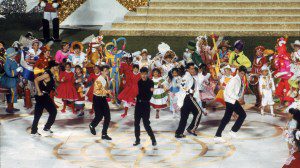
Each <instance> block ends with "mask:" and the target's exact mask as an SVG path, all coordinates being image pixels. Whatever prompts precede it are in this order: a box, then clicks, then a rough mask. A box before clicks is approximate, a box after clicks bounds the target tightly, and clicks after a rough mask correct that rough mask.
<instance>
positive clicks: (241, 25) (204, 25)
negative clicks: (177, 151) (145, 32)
mask: <svg viewBox="0 0 300 168" xmlns="http://www.w3.org/2000/svg"><path fill="white" fill-rule="evenodd" d="M112 28H113V29H118V28H123V29H160V30H168V29H169V30H173V29H189V28H193V29H209V28H218V29H260V30H266V29H272V28H278V29H298V30H299V31H300V23H299V22H298V23H297V22H289V23H272V22H269V23H261V22H201V23H165V22H157V23H137V22H124V23H113V24H112Z"/></svg>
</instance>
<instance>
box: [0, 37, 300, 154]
mask: <svg viewBox="0 0 300 168" xmlns="http://www.w3.org/2000/svg"><path fill="white" fill-rule="evenodd" d="M209 38H211V39H212V45H209V40H208V37H206V36H200V37H198V38H197V39H196V40H191V41H189V42H188V44H187V49H186V52H184V53H183V54H182V55H178V54H176V53H175V52H174V51H172V50H171V48H170V46H169V45H168V44H166V43H161V44H159V45H158V54H156V55H154V56H151V55H150V54H149V53H148V51H147V50H146V49H143V50H141V51H137V52H134V53H127V52H126V51H125V47H126V39H125V38H119V39H116V40H115V39H114V40H113V41H112V42H109V43H107V44H105V43H103V41H102V40H103V37H102V36H98V37H93V38H92V39H91V40H90V41H88V42H86V41H85V42H78V41H74V42H71V43H69V42H62V43H61V49H60V50H58V51H57V52H56V54H55V56H52V50H51V43H47V44H46V45H43V44H42V42H40V41H39V40H37V39H34V37H33V35H32V34H31V33H28V34H27V35H26V36H23V37H22V38H21V39H20V41H17V42H15V43H14V44H13V45H12V46H11V47H9V48H8V49H5V48H4V43H3V42H0V61H1V62H0V63H1V80H0V81H1V82H0V84H1V90H0V91H1V93H4V94H6V101H7V108H6V112H7V113H15V112H18V111H19V109H16V108H15V107H14V104H15V103H16V102H17V99H18V98H22V99H24V107H25V108H27V109H31V108H32V106H33V103H32V99H33V98H34V99H35V108H34V110H33V111H32V113H33V114H34V121H33V124H32V130H31V133H32V134H39V133H38V129H37V128H38V127H37V126H38V121H39V119H40V117H41V115H42V112H43V109H46V110H47V111H48V112H49V114H50V115H49V119H48V121H47V123H46V125H45V127H44V130H43V131H45V132H49V133H52V131H51V130H50V128H51V126H52V124H53V123H54V121H55V118H56V115H57V108H58V106H57V105H56V104H55V101H54V97H56V98H58V99H61V100H62V103H63V107H62V109H61V112H62V113H66V111H67V108H68V109H70V110H71V111H72V113H73V114H74V115H77V116H78V117H82V116H84V115H85V111H86V109H85V103H86V101H90V102H92V104H93V105H92V108H91V109H87V110H89V112H90V114H95V117H94V119H93V121H92V122H91V124H90V125H89V128H90V130H91V133H92V134H94V135H96V129H95V128H96V126H97V125H98V124H99V122H100V121H101V120H102V119H103V118H104V126H103V130H102V139H106V140H111V138H110V137H109V136H108V134H107V129H108V126H109V123H110V107H109V102H111V103H112V104H116V105H122V107H124V112H123V113H122V114H120V117H122V118H125V117H126V116H127V113H128V109H129V108H133V107H135V110H134V120H135V122H134V125H135V136H136V142H135V143H134V145H138V144H140V138H139V136H140V120H141V119H142V120H143V123H144V126H145V129H146V131H147V133H148V135H149V136H150V138H151V140H152V144H153V145H154V146H155V145H156V139H155V136H154V134H153V131H152V129H151V127H150V121H149V118H150V111H151V109H154V110H155V112H156V115H155V118H156V119H159V118H160V113H161V111H162V110H164V109H169V111H171V113H170V115H172V116H173V118H180V122H179V126H178V129H177V130H176V133H175V137H176V138H184V137H185V135H184V131H185V130H187V132H188V133H189V134H191V135H194V136H197V133H196V131H197V128H198V126H199V123H200V120H201V117H202V115H207V114H208V110H207V107H208V106H213V107H215V106H216V105H219V106H225V107H226V110H225V114H224V117H223V119H222V120H221V122H220V126H219V128H218V130H217V132H216V135H215V141H218V142H225V140H224V139H223V138H222V131H223V130H224V128H225V126H226V125H227V124H228V122H229V121H230V119H231V117H232V115H233V114H234V113H235V114H236V115H237V116H235V117H236V122H235V124H234V126H233V127H232V129H231V131H230V133H229V134H230V135H231V136H232V137H236V136H237V135H236V132H237V131H238V130H239V129H240V127H241V126H242V124H243V121H244V120H245V118H246V113H245V111H244V109H243V107H242V105H243V104H245V101H244V95H245V94H247V92H248V93H249V92H250V93H253V94H254V95H255V97H256V103H255V107H256V109H257V110H259V111H260V113H261V115H264V114H265V113H266V110H267V109H269V111H270V114H271V115H272V116H274V117H275V116H276V113H275V111H274V104H275V100H278V101H279V107H278V109H281V108H286V112H287V113H289V114H290V121H289V122H288V124H287V127H286V139H287V141H288V143H289V149H290V151H291V154H292V153H294V151H297V150H295V149H296V148H295V146H297V145H298V146H299V134H300V133H299V132H295V131H296V130H298V129H299V122H298V124H297V121H299V117H298V118H297V116H298V115H299V114H300V113H299V110H300V103H299V102H300V101H299V100H300V91H299V86H300V82H299V81H300V41H299V40H296V41H295V42H294V43H291V46H292V49H293V52H292V53H288V51H287V45H288V41H287V40H288V39H287V38H285V37H281V38H279V39H278V40H277V41H276V43H275V47H274V50H271V49H266V48H265V47H264V46H257V47H256V48H255V51H254V52H253V58H254V59H253V61H252V62H251V61H250V59H249V58H248V57H247V56H246V55H245V54H244V52H243V49H244V42H243V41H242V40H238V41H236V42H235V43H233V46H232V47H231V46H230V44H229V42H228V41H226V40H220V39H218V37H217V36H215V35H212V36H210V37H209ZM120 43H122V44H123V45H122V47H121V49H120V47H118V46H120ZM84 44H87V48H86V50H84ZM231 48H232V49H233V50H230V49H231ZM2 101H5V98H4V97H2ZM163 112H164V113H165V112H166V110H164V111H163ZM190 113H192V114H193V120H192V123H191V124H190V125H189V126H188V127H187V128H186V124H187V119H188V117H189V114H190ZM295 134H297V135H298V136H294V135H295ZM296 137H298V138H296ZM295 142H297V143H295ZM292 144H293V145H292ZM295 144H297V145H295ZM291 156H293V155H291ZM296 157H298V158H299V153H298V154H297V156H296Z"/></svg>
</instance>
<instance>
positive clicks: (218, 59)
mask: <svg viewBox="0 0 300 168" xmlns="http://www.w3.org/2000/svg"><path fill="white" fill-rule="evenodd" d="M210 37H211V38H212V40H213V44H214V50H215V51H217V50H218V47H217V43H216V40H218V38H219V37H218V36H217V35H215V34H214V33H212V35H211V36H210ZM216 55H217V63H216V65H215V70H216V73H217V76H218V75H219V73H220V65H221V62H220V55H219V52H216Z"/></svg>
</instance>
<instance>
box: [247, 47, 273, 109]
mask: <svg viewBox="0 0 300 168" xmlns="http://www.w3.org/2000/svg"><path fill="white" fill-rule="evenodd" d="M264 51H265V47H264V46H258V47H256V48H255V56H254V60H253V65H252V69H251V74H250V81H249V83H250V87H251V89H252V91H253V93H254V95H255V97H256V103H255V107H257V108H259V107H260V106H261V94H260V93H259V84H258V81H259V76H260V74H261V68H262V67H263V66H264V65H265V64H267V63H268V60H267V58H266V57H265V56H264Z"/></svg>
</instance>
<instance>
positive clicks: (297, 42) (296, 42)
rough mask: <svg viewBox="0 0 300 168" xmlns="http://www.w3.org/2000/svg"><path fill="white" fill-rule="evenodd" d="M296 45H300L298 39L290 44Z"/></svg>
mask: <svg viewBox="0 0 300 168" xmlns="http://www.w3.org/2000/svg"><path fill="white" fill-rule="evenodd" d="M295 45H296V46H300V40H296V41H295V42H294V43H292V44H291V46H292V47H293V48H294V47H295Z"/></svg>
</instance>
